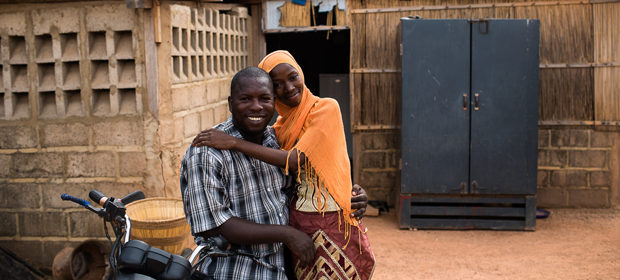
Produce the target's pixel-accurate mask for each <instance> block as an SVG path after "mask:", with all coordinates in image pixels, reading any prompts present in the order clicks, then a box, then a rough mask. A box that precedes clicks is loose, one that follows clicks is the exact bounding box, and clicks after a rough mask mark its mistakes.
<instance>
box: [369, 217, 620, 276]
mask: <svg viewBox="0 0 620 280" xmlns="http://www.w3.org/2000/svg"><path fill="white" fill-rule="evenodd" d="M363 221H364V224H365V226H366V227H368V229H369V231H368V235H369V238H370V244H371V247H372V249H373V252H374V254H375V257H376V259H377V266H376V268H375V272H374V276H373V279H375V280H381V279H620V209H554V210H552V211H551V215H550V216H549V217H548V218H547V219H538V220H537V221H536V230H535V231H533V232H521V231H490V230H466V231H460V230H401V229H399V227H398V223H397V220H396V214H395V211H394V209H390V213H389V214H383V213H382V215H381V216H379V217H365V218H364V219H363Z"/></svg>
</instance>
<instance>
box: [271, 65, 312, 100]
mask: <svg viewBox="0 0 620 280" xmlns="http://www.w3.org/2000/svg"><path fill="white" fill-rule="evenodd" d="M269 76H270V77H271V79H272V80H273V90H274V92H275V94H276V98H278V100H280V101H282V103H284V104H286V105H287V106H289V107H297V106H298V105H299V103H301V99H302V93H303V88H304V83H303V78H302V76H301V74H300V73H299V72H297V70H296V69H295V67H293V66H291V65H290V64H288V63H282V64H278V65H277V66H276V67H274V68H273V69H272V70H271V72H269Z"/></svg>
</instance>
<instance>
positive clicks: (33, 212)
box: [0, 1, 163, 267]
mask: <svg viewBox="0 0 620 280" xmlns="http://www.w3.org/2000/svg"><path fill="white" fill-rule="evenodd" d="M142 17H143V15H142V11H141V10H131V9H127V8H126V7H125V3H124V2H97V1H92V2H82V3H79V2H78V3H75V2H74V3H61V4H16V5H0V57H2V63H1V64H0V67H1V70H2V71H0V73H1V75H2V76H1V77H0V80H1V81H2V84H0V95H1V98H0V100H1V101H2V104H0V105H1V106H0V107H1V108H2V110H0V223H1V225H2V226H0V228H1V229H0V245H2V246H4V247H6V248H8V249H10V250H12V251H13V252H15V253H16V254H17V255H18V256H20V257H22V258H24V259H27V260H28V261H29V262H30V263H32V264H33V265H35V266H44V267H49V266H51V264H52V260H53V258H54V256H55V255H56V253H57V252H58V251H60V250H61V249H63V248H64V247H66V246H73V247H74V246H75V245H77V244H78V243H80V242H82V241H84V240H87V239H91V238H95V239H101V240H107V239H105V238H104V231H103V222H102V220H101V219H100V218H98V217H97V216H96V215H95V214H93V213H91V212H87V211H86V210H84V209H83V208H82V207H81V206H79V205H77V204H74V203H71V202H65V201H62V200H61V199H60V195H61V194H63V193H68V194H71V195H74V196H78V197H82V198H87V197H88V192H89V191H90V190H92V189H99V190H101V191H103V192H104V193H106V194H109V195H113V196H123V195H125V194H128V193H130V192H132V191H134V190H143V191H144V192H145V193H146V194H147V196H151V197H152V196H161V195H163V192H162V190H161V186H160V185H161V184H162V183H161V181H162V179H161V163H160V160H159V153H158V152H156V151H155V150H156V148H157V143H158V141H159V139H157V138H156V136H157V134H156V132H157V127H158V125H157V121H156V120H154V119H153V117H152V116H151V115H150V113H148V112H146V113H145V112H144V110H143V107H144V104H146V101H145V98H144V97H143V96H144V92H145V85H144V79H143V77H144V48H143V46H142V43H141V42H143V41H144V30H143V24H142V22H143V20H142ZM152 166H157V168H152ZM158 178H159V179H158Z"/></svg>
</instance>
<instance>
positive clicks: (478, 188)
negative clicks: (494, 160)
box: [471, 181, 487, 190]
mask: <svg viewBox="0 0 620 280" xmlns="http://www.w3.org/2000/svg"><path fill="white" fill-rule="evenodd" d="M471 186H472V187H473V188H474V190H486V189H487V188H480V187H478V182H476V181H473V182H471Z"/></svg>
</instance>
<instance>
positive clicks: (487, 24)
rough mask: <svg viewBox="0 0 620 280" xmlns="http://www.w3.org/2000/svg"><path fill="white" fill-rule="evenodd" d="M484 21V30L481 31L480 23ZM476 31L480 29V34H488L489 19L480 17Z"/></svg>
mask: <svg viewBox="0 0 620 280" xmlns="http://www.w3.org/2000/svg"><path fill="white" fill-rule="evenodd" d="M483 23H486V25H485V27H486V30H485V31H484V32H482V24H483ZM478 31H480V33H482V34H489V21H488V20H486V19H481V20H480V22H478Z"/></svg>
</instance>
